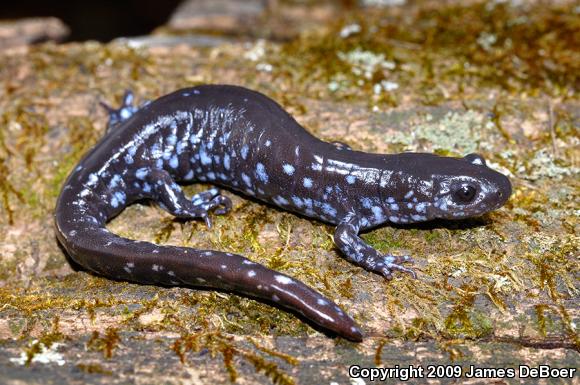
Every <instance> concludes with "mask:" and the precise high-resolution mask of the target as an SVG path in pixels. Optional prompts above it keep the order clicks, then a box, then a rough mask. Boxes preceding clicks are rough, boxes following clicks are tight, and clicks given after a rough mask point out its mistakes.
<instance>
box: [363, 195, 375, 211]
mask: <svg viewBox="0 0 580 385" xmlns="http://www.w3.org/2000/svg"><path fill="white" fill-rule="evenodd" d="M360 202H361V203H362V205H363V207H364V208H365V209H370V208H371V206H372V204H373V202H372V201H371V199H370V198H366V197H365V198H361V200H360Z"/></svg>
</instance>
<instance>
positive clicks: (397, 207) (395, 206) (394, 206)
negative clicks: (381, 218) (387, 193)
mask: <svg viewBox="0 0 580 385" xmlns="http://www.w3.org/2000/svg"><path fill="white" fill-rule="evenodd" d="M389 208H390V209H391V211H399V205H398V204H396V203H391V204H390V205H389Z"/></svg>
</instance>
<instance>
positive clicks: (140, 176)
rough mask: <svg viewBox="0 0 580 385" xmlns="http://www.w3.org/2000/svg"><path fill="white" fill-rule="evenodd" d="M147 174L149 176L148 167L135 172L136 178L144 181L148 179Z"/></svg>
mask: <svg viewBox="0 0 580 385" xmlns="http://www.w3.org/2000/svg"><path fill="white" fill-rule="evenodd" d="M147 174H149V169H148V168H146V167H143V168H140V169H138V170H137V171H135V176H136V177H137V179H141V180H144V179H145V178H146V177H147Z"/></svg>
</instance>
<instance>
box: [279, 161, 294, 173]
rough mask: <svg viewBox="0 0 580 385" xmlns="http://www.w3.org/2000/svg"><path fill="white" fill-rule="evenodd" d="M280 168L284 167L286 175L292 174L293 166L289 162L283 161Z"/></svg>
mask: <svg viewBox="0 0 580 385" xmlns="http://www.w3.org/2000/svg"><path fill="white" fill-rule="evenodd" d="M282 168H283V169H284V172H285V173H286V174H288V175H292V174H294V170H295V168H294V166H292V165H291V164H288V163H285V164H284V165H283V166H282Z"/></svg>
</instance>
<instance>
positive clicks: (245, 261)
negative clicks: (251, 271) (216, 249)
mask: <svg viewBox="0 0 580 385" xmlns="http://www.w3.org/2000/svg"><path fill="white" fill-rule="evenodd" d="M242 263H243V264H244V265H256V262H252V261H250V260H248V259H245V260H244V261H243V262H242Z"/></svg>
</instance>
